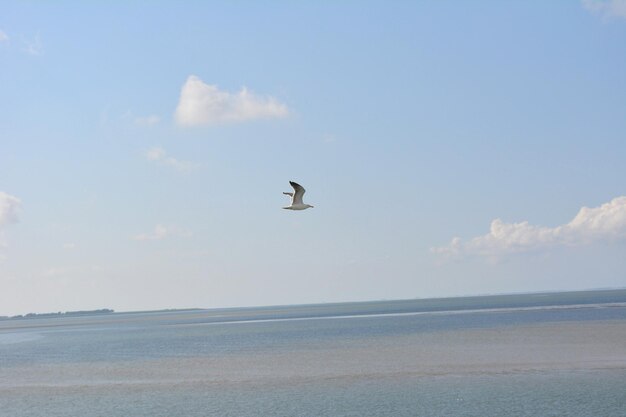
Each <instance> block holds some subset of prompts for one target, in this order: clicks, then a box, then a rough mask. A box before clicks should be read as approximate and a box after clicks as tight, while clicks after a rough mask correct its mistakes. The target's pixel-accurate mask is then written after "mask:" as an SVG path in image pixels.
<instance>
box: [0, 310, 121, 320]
mask: <svg viewBox="0 0 626 417" xmlns="http://www.w3.org/2000/svg"><path fill="white" fill-rule="evenodd" d="M111 313H115V310H112V309H110V308H101V309H97V310H79V311H65V312H61V311H59V312H58V313H28V314H18V315H17V316H0V320H27V319H42V318H55V317H75V316H92V315H96V314H111Z"/></svg>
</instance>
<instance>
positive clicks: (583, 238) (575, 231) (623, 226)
mask: <svg viewBox="0 0 626 417" xmlns="http://www.w3.org/2000/svg"><path fill="white" fill-rule="evenodd" d="M625 238H626V196H622V197H617V198H614V199H613V200H611V201H610V202H608V203H605V204H602V205H601V206H599V207H594V208H588V207H583V208H581V209H580V211H579V212H578V214H577V215H576V217H574V218H573V219H572V221H570V222H569V223H567V224H564V225H561V226H557V227H543V226H533V225H531V224H529V223H528V222H526V221H525V222H521V223H505V222H503V221H502V220H500V219H495V220H493V221H492V222H491V228H490V230H489V233H487V234H485V235H483V236H478V237H475V238H473V239H471V240H469V241H467V242H463V241H462V240H461V238H458V237H455V238H454V239H452V242H450V244H449V245H448V246H444V247H439V248H432V249H431V251H432V252H434V253H438V254H446V255H460V254H475V255H484V256H497V255H500V254H506V253H515V252H527V251H532V250H537V249H543V248H548V247H554V246H573V245H583V244H589V243H593V242H598V241H611V240H618V239H625Z"/></svg>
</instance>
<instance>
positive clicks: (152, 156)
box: [146, 146, 198, 172]
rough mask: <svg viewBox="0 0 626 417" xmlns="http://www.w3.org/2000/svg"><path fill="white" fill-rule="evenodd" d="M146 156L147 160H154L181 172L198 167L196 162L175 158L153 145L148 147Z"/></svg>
mask: <svg viewBox="0 0 626 417" xmlns="http://www.w3.org/2000/svg"><path fill="white" fill-rule="evenodd" d="M146 158H147V159H148V160H149V161H154V162H157V163H159V164H161V165H165V166H168V167H171V168H174V169H176V170H178V171H181V172H189V171H192V170H194V169H196V168H198V164H195V163H193V162H189V161H181V160H179V159H176V158H172V157H171V156H168V155H167V152H165V150H164V149H163V148H161V147H158V146H157V147H154V148H152V149H149V150H148V151H147V152H146Z"/></svg>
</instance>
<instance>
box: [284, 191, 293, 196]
mask: <svg viewBox="0 0 626 417" xmlns="http://www.w3.org/2000/svg"><path fill="white" fill-rule="evenodd" d="M283 194H285V195H288V196H289V197H293V193H286V192H284V191H283Z"/></svg>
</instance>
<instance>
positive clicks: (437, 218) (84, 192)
mask: <svg viewBox="0 0 626 417" xmlns="http://www.w3.org/2000/svg"><path fill="white" fill-rule="evenodd" d="M625 160H626V1H624V0H608V1H601V0H585V1H580V2H579V1H565V0H563V1H552V2H545V1H539V0H537V1H506V2H502V1H495V0H493V1H486V0H485V1H478V0H476V1H472V2H465V1H463V2H462V1H437V2H435V1H406V2H404V1H398V2H391V3H389V2H384V1H359V2H355V1H343V2H326V1H307V2H304V1H303V2H286V1H284V2H283V1H271V2H253V1H214V2H203V1H189V2H184V3H180V2H174V1H150V2H148V1H134V2H113V3H112V2H78V1H60V2H40V1H20V2H3V3H2V4H0V315H15V314H24V313H28V312H49V311H73V310H88V309H97V308H113V309H115V310H116V311H130V310H147V309H164V308H191V307H198V308H214V307H234V306H258V305H285V304H301V303H322V302H343V301H360V300H383V299H407V298H426V297H450V296H459V295H473V294H494V293H514V292H538V291H557V290H582V289H592V288H615V287H626V185H625V184H626V182H625V179H626V163H624V161H625ZM290 180H292V181H296V182H298V183H300V184H302V185H303V186H304V187H305V188H306V190H307V192H306V194H305V196H304V202H305V203H308V204H312V205H314V206H315V207H314V208H310V209H308V210H305V211H289V210H282V209H281V207H283V206H285V205H287V204H288V203H289V201H288V198H287V197H286V196H285V195H283V194H282V192H284V191H290V187H289V181H290Z"/></svg>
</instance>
